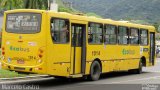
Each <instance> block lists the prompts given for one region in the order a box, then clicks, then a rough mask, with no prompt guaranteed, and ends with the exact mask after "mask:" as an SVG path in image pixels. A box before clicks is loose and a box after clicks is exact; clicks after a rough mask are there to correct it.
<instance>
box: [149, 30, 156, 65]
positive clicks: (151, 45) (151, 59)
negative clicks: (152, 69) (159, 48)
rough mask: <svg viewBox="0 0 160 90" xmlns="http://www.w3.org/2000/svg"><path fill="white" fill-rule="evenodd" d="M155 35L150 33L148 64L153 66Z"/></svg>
mask: <svg viewBox="0 0 160 90" xmlns="http://www.w3.org/2000/svg"><path fill="white" fill-rule="evenodd" d="M154 59H155V33H153V32H151V33H150V59H149V62H150V63H152V65H154V63H155V61H154Z"/></svg>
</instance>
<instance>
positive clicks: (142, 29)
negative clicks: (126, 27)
mask: <svg viewBox="0 0 160 90" xmlns="http://www.w3.org/2000/svg"><path fill="white" fill-rule="evenodd" d="M142 31H147V37H146V38H147V44H141V33H142ZM139 32H140V45H141V46H148V44H149V40H148V39H149V36H148V35H149V30H148V29H144V28H140V30H139Z"/></svg>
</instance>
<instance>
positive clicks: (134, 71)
mask: <svg viewBox="0 0 160 90" xmlns="http://www.w3.org/2000/svg"><path fill="white" fill-rule="evenodd" d="M142 65H143V64H142V61H141V60H140V62H139V67H138V69H133V70H131V72H132V73H134V74H141V73H142Z"/></svg>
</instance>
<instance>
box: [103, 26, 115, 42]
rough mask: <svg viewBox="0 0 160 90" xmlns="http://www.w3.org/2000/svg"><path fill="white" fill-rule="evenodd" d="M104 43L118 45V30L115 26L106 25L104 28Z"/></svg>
mask: <svg viewBox="0 0 160 90" xmlns="http://www.w3.org/2000/svg"><path fill="white" fill-rule="evenodd" d="M104 34H105V35H104V43H105V44H116V43H117V35H116V34H117V29H116V26H114V25H105V28H104Z"/></svg>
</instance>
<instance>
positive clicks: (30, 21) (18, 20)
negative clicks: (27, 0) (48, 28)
mask: <svg viewBox="0 0 160 90" xmlns="http://www.w3.org/2000/svg"><path fill="white" fill-rule="evenodd" d="M40 26H41V14H37V13H12V14H7V19H6V31H7V32H9V33H22V34H30V33H38V32H40Z"/></svg>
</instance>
